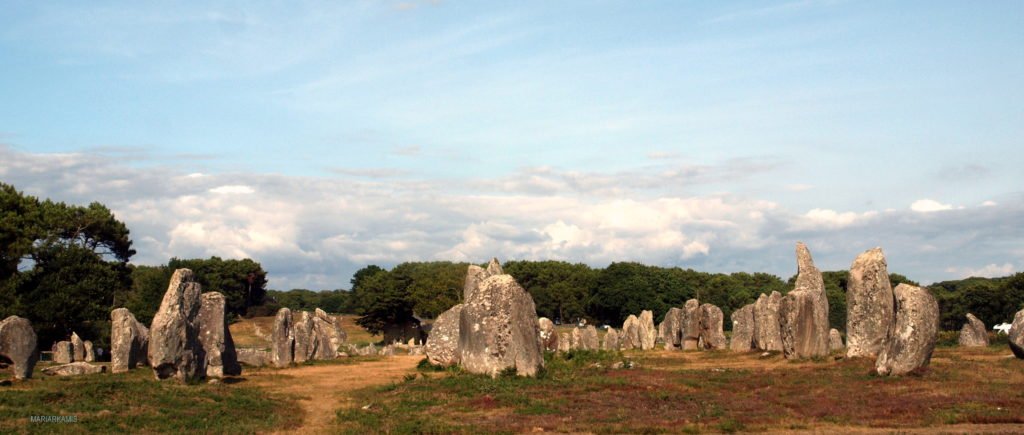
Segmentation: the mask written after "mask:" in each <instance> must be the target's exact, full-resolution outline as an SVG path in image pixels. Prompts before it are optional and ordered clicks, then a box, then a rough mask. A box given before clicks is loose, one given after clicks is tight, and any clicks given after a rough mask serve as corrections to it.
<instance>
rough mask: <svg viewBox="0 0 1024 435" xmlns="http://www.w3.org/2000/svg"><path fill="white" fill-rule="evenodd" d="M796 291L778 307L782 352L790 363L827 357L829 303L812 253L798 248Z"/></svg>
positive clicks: (800, 247) (797, 246)
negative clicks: (796, 360) (794, 360)
mask: <svg viewBox="0 0 1024 435" xmlns="http://www.w3.org/2000/svg"><path fill="white" fill-rule="evenodd" d="M796 260H797V277H796V287H795V288H794V289H793V291H791V292H789V293H788V294H786V296H784V297H783V298H782V302H780V303H779V326H780V328H779V329H780V331H781V332H782V351H783V353H784V354H785V356H786V358H787V359H794V358H813V357H820V356H826V355H828V329H829V327H828V299H827V298H826V297H825V282H824V280H822V278H821V271H819V270H818V268H817V267H815V266H814V260H813V259H811V252H810V251H809V250H808V249H807V246H806V245H804V244H803V243H797V245H796Z"/></svg>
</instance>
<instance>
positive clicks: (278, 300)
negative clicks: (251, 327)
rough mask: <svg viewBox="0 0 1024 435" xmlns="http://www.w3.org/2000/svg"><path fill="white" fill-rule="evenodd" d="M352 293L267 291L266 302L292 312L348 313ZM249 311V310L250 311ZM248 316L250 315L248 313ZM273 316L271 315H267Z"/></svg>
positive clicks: (302, 290)
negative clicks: (271, 302) (322, 311)
mask: <svg viewBox="0 0 1024 435" xmlns="http://www.w3.org/2000/svg"><path fill="white" fill-rule="evenodd" d="M351 296H352V292H350V291H348V290H323V291H312V290H306V289H292V290H288V291H286V292H285V291H278V290H268V291H267V300H268V303H270V302H269V301H273V305H274V306H275V307H276V308H274V309H273V312H277V308H282V307H284V308H289V309H291V310H292V311H313V310H314V309H316V308H320V309H321V310H324V311H326V312H328V313H350V312H352V308H351V299H352V298H351ZM250 311H251V310H250ZM250 314H252V313H251V312H250ZM269 315H273V314H269Z"/></svg>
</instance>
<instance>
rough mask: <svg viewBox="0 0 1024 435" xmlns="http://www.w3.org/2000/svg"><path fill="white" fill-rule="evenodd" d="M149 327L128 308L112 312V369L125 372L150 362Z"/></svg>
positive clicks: (116, 371) (112, 370)
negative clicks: (136, 318)
mask: <svg viewBox="0 0 1024 435" xmlns="http://www.w3.org/2000/svg"><path fill="white" fill-rule="evenodd" d="M148 353H149V328H146V326H145V325H143V324H142V323H140V322H139V321H138V320H135V316H134V315H132V313H131V312H130V311H128V309H127V308H118V309H115V310H113V311H111V312H110V371H111V372H114V373H123V372H126V371H128V370H131V369H134V368H135V366H137V365H147V364H148V363H149V356H148V355H147V354H148Z"/></svg>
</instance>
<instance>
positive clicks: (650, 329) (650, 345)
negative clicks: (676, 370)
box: [637, 310, 658, 350]
mask: <svg viewBox="0 0 1024 435" xmlns="http://www.w3.org/2000/svg"><path fill="white" fill-rule="evenodd" d="M638 320H639V322H638V323H637V326H639V328H638V331H639V333H640V349H643V350H651V349H654V345H655V343H656V342H657V340H658V329H657V328H655V327H654V313H652V312H651V310H643V311H641V312H640V317H639V318H638Z"/></svg>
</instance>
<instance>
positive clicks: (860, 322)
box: [846, 248, 896, 358]
mask: <svg viewBox="0 0 1024 435" xmlns="http://www.w3.org/2000/svg"><path fill="white" fill-rule="evenodd" d="M893 304H894V299H893V293H892V284H890V283H889V270H888V269H887V266H886V261H885V254H884V253H883V252H882V248H874V249H871V250H868V251H865V252H864V253H862V254H860V255H858V256H857V259H855V260H854V261H853V265H852V266H850V277H849V280H848V281H847V284H846V356H847V357H849V358H856V357H871V358H875V357H877V356H878V353H879V352H881V351H882V347H884V346H885V342H886V340H887V339H888V337H889V334H890V333H891V331H892V328H893V322H894V321H895V315H896V310H895V309H894V307H893Z"/></svg>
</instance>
